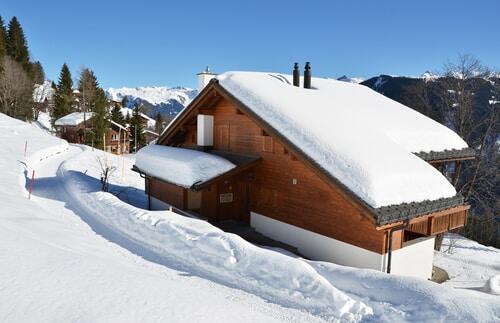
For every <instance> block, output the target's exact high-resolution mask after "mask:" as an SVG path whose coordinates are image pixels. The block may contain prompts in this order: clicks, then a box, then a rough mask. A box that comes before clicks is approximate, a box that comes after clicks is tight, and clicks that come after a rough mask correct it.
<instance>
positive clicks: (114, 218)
mask: <svg viewBox="0 0 500 323" xmlns="http://www.w3.org/2000/svg"><path fill="white" fill-rule="evenodd" d="M153 147H154V146H153ZM152 151H155V150H154V149H153V150H152ZM140 158H141V157H138V159H140ZM96 163H97V162H96V161H95V154H93V153H92V152H91V151H90V150H87V151H86V152H85V153H84V154H82V155H80V156H79V157H78V159H71V160H68V161H67V162H65V163H64V164H63V165H62V166H61V167H60V169H59V176H64V178H65V185H66V189H67V191H68V192H70V194H71V195H72V196H73V197H74V198H75V199H76V200H77V201H78V202H79V204H80V206H81V207H82V208H85V210H86V211H87V212H88V214H90V215H91V216H92V218H93V219H94V220H96V221H99V222H100V223H103V224H104V225H105V226H106V227H107V228H109V229H110V230H112V231H113V232H114V233H115V234H118V235H120V236H122V237H124V238H125V239H127V240H128V241H132V242H134V243H136V244H139V245H141V246H143V247H145V248H146V249H147V250H150V251H151V252H154V254H156V255H157V256H158V257H160V258H161V259H168V260H169V261H175V262H176V263H179V264H180V265H181V266H183V267H185V268H188V269H189V271H190V272H193V271H194V273H195V274H197V275H200V276H202V277H207V278H210V279H211V280H214V281H216V282H220V283H223V284H225V285H229V286H233V287H237V288H239V289H243V290H245V291H247V292H250V293H253V294H255V295H258V296H260V297H262V298H264V299H266V300H268V301H271V302H273V303H277V304H280V305H282V306H285V307H292V308H298V309H302V310H306V311H308V312H310V313H313V314H316V315H319V316H322V317H325V318H329V319H342V320H347V321H359V320H360V319H361V318H362V317H364V316H365V315H370V314H371V313H372V311H371V309H370V308H369V307H367V306H365V305H364V304H363V303H362V302H360V301H354V300H353V299H352V298H350V297H348V296H346V295H345V294H344V293H342V292H340V291H339V290H338V289H336V288H335V287H334V285H333V284H332V283H331V282H329V281H327V280H326V279H324V278H323V277H322V276H321V275H318V273H317V272H316V271H315V270H314V269H313V268H312V267H311V266H310V265H309V264H307V263H305V262H303V261H300V260H297V259H293V258H291V257H288V256H285V255H282V254H279V253H275V252H272V251H269V250H266V249H262V248H259V247H256V246H254V245H252V244H250V243H248V242H246V241H245V240H243V239H241V238H240V237H238V236H236V235H233V234H229V233H225V232H223V231H221V230H220V229H218V228H216V227H214V226H212V225H211V224H209V223H207V222H205V221H201V220H196V219H190V218H186V217H183V216H180V215H178V214H176V213H173V212H169V211H146V210H142V209H138V208H135V207H133V206H130V205H128V204H125V203H124V202H122V201H120V200H119V199H118V198H116V197H115V196H113V195H111V194H109V193H103V192H99V191H98V190H99V183H98V181H96V182H94V183H92V182H91V181H89V180H88V178H86V176H87V175H88V174H90V175H92V176H94V177H98V169H97V168H95V169H92V168H87V175H84V174H82V173H81V172H80V170H81V169H82V165H92V164H94V165H95V164H96ZM136 163H138V164H139V165H140V161H139V160H138V161H137V162H136ZM96 167H97V166H96ZM165 169H166V168H162V170H163V171H164V170H165ZM175 172H176V171H175Z"/></svg>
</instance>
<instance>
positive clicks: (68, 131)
mask: <svg viewBox="0 0 500 323" xmlns="http://www.w3.org/2000/svg"><path fill="white" fill-rule="evenodd" d="M93 116H94V114H93V113H92V112H87V113H85V114H84V113H83V112H73V113H70V114H68V115H65V116H64V117H61V118H59V119H57V120H56V121H55V123H54V126H55V128H56V133H57V136H58V137H59V138H61V139H64V140H66V141H68V142H70V143H74V144H85V139H84V138H85V133H89V134H90V133H92V122H91V120H90V119H91V118H92V117H93Z"/></svg>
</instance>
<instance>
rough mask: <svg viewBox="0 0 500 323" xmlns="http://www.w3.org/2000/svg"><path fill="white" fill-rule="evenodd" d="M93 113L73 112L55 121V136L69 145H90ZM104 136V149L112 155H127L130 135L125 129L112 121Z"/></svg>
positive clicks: (92, 131) (92, 130)
mask: <svg viewBox="0 0 500 323" xmlns="http://www.w3.org/2000/svg"><path fill="white" fill-rule="evenodd" d="M94 118H95V116H94V113H92V112H87V113H85V114H84V113H83V112H73V113H70V114H68V115H66V116H64V117H62V118H59V119H57V120H56V121H55V123H54V125H55V128H56V133H57V136H58V137H60V138H62V139H65V140H66V141H68V142H70V143H75V144H85V139H87V144H91V142H92V139H91V138H92V136H93V133H94V126H93V125H94ZM109 122H110V128H109V129H108V131H107V132H106V134H105V139H106V142H105V149H106V151H107V152H110V153H113V154H117V155H120V154H128V153H129V149H130V134H129V130H128V128H127V127H125V126H123V125H121V124H119V123H116V122H114V121H112V120H110V121H109Z"/></svg>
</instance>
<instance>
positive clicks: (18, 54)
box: [7, 17, 32, 76]
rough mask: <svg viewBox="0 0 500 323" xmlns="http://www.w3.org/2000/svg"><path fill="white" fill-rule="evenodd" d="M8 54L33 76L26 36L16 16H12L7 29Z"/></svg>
mask: <svg viewBox="0 0 500 323" xmlns="http://www.w3.org/2000/svg"><path fill="white" fill-rule="evenodd" d="M7 54H8V55H9V56H10V57H12V58H13V59H14V60H15V61H16V62H18V63H19V64H21V66H22V67H23V68H24V70H25V71H26V72H28V74H29V75H30V76H32V74H31V64H30V56H29V51H28V45H27V43H26V37H25V36H24V31H23V28H22V27H21V24H20V23H19V21H18V20H17V18H16V17H12V19H11V20H10V22H9V28H8V30H7Z"/></svg>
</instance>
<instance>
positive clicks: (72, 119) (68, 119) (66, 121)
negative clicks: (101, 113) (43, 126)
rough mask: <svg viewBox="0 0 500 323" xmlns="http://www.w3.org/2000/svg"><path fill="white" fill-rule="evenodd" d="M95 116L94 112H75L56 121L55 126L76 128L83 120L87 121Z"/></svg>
mask: <svg viewBox="0 0 500 323" xmlns="http://www.w3.org/2000/svg"><path fill="white" fill-rule="evenodd" d="M93 116H94V113H93V112H87V113H83V112H73V113H70V114H68V115H66V116H64V117H62V118H59V119H57V120H56V122H55V125H56V126H76V125H78V124H80V123H82V122H83V120H85V119H87V120H89V119H90V118H92V117H93Z"/></svg>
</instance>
